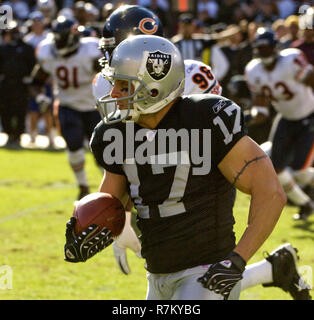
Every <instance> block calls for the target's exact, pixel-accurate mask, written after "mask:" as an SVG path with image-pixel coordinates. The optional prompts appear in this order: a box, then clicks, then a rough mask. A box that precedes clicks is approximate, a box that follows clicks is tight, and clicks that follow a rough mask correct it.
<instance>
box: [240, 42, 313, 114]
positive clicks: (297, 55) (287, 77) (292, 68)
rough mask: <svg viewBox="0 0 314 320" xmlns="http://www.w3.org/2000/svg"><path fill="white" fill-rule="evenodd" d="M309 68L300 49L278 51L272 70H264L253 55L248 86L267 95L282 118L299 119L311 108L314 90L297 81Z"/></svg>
mask: <svg viewBox="0 0 314 320" xmlns="http://www.w3.org/2000/svg"><path fill="white" fill-rule="evenodd" d="M308 68H311V65H310V64H309V63H308V62H307V60H306V58H305V56H304V54H303V53H302V51H301V50H299V49H292V48H290V49H285V50H282V51H281V52H280V53H279V57H278V61H277V63H276V66H275V67H274V69H273V70H272V71H268V70H266V69H265V68H264V66H263V64H262V62H261V60H260V59H253V60H252V61H250V62H249V63H248V64H247V66H246V68H245V76H246V80H247V83H248V86H249V87H250V90H251V91H252V92H254V93H257V94H263V95H266V96H267V97H269V99H270V100H271V103H272V105H273V106H274V108H275V109H276V111H277V112H278V113H280V114H281V115H282V116H283V117H284V118H285V119H287V120H300V119H303V118H305V117H307V116H308V115H310V114H311V113H312V112H314V95H313V90H312V88H310V87H308V86H306V85H305V84H304V83H302V82H301V81H300V79H301V78H302V75H303V74H304V72H305V70H307V69H308Z"/></svg>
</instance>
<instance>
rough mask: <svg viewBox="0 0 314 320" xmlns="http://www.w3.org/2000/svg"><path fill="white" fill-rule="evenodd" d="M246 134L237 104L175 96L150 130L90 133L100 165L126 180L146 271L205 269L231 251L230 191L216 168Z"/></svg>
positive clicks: (133, 127)
mask: <svg viewBox="0 0 314 320" xmlns="http://www.w3.org/2000/svg"><path fill="white" fill-rule="evenodd" d="M244 135H246V127H245V123H244V117H243V114H242V111H241V109H240V107H239V106H237V105H236V104H235V103H233V102H232V101H230V100H228V99H226V98H223V97H220V96H215V95H210V94H208V95H204V94H201V95H193V96H188V97H182V98H180V99H179V100H178V102H176V103H175V104H174V105H173V106H172V107H171V109H170V110H169V111H168V113H167V114H166V115H165V117H164V118H163V119H162V120H161V121H160V123H159V124H158V126H157V127H156V128H155V129H154V130H150V129H145V128H142V127H140V126H139V125H137V124H136V123H133V122H127V123H122V122H120V123H116V124H110V125H109V124H108V125H104V124H103V122H101V123H99V124H98V126H97V127H96V128H95V130H94V134H93V137H92V139H91V143H90V146H91V149H92V152H93V154H94V156H95V157H96V159H97V161H98V163H101V164H102V166H103V167H104V169H105V170H107V171H109V172H112V173H115V174H121V175H124V176H126V178H127V181H128V188H129V194H130V196H131V198H132V200H133V202H134V205H135V208H136V210H137V225H138V227H139V229H140V231H141V241H142V256H143V257H144V258H145V259H146V264H147V270H148V271H150V272H152V273H171V272H177V271H180V270H183V269H186V268H192V267H195V266H198V265H205V264H210V263H214V262H217V261H220V260H221V259H223V258H225V257H226V255H227V254H229V253H230V251H232V250H233V248H234V247H235V235H234V232H233V225H234V218H233V205H234V200H235V189H234V187H233V186H232V185H231V184H230V183H229V182H228V181H227V180H226V179H225V177H224V176H223V175H222V174H221V173H220V171H219V169H218V167H217V166H218V164H219V163H220V162H221V160H222V159H223V158H224V157H225V155H226V154H227V153H228V152H229V151H230V150H231V149H232V147H233V146H234V145H235V144H236V143H237V141H239V139H241V138H242V137H243V136H244Z"/></svg>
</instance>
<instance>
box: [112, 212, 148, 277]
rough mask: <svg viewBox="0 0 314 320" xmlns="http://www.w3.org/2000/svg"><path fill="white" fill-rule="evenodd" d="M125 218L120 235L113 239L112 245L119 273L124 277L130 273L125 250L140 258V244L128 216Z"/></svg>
mask: <svg viewBox="0 0 314 320" xmlns="http://www.w3.org/2000/svg"><path fill="white" fill-rule="evenodd" d="M127 217H128V218H127V221H126V223H125V225H124V229H123V231H122V233H121V234H120V235H119V236H118V237H117V238H116V239H115V241H114V243H113V245H112V247H113V253H114V256H115V258H116V261H117V264H118V266H119V268H120V270H121V272H123V273H124V274H126V275H127V274H129V273H130V272H131V270H130V267H129V264H128V260H127V254H126V249H127V248H129V249H131V250H132V251H134V253H135V254H136V255H137V256H138V257H139V258H142V256H141V244H140V242H139V240H138V238H137V236H136V233H135V231H134V229H133V228H132V226H131V224H130V214H129V215H128V216H127Z"/></svg>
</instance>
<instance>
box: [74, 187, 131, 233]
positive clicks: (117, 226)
mask: <svg viewBox="0 0 314 320" xmlns="http://www.w3.org/2000/svg"><path fill="white" fill-rule="evenodd" d="M73 216H74V217H76V224H75V228H74V232H75V234H76V235H78V234H79V233H81V232H82V231H84V229H86V228H87V227H89V226H90V225H92V224H96V225H97V226H99V231H100V230H101V229H102V228H104V227H106V228H108V229H109V230H111V231H112V236H113V237H117V236H118V235H119V234H120V233H121V232H122V230H123V227H124V223H125V210H124V206H123V205H122V203H121V202H120V200H119V199H117V198H116V197H114V196H113V195H111V194H109V193H102V192H95V193H91V194H89V195H87V196H85V197H83V198H82V199H80V200H79V201H77V202H76V204H75V208H74V212H73Z"/></svg>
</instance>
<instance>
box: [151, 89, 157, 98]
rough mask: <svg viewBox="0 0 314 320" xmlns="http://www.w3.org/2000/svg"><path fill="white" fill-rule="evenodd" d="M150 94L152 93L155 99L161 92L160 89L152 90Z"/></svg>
mask: <svg viewBox="0 0 314 320" xmlns="http://www.w3.org/2000/svg"><path fill="white" fill-rule="evenodd" d="M150 93H151V96H152V97H153V98H155V97H157V96H158V94H159V91H158V89H152V90H150Z"/></svg>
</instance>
